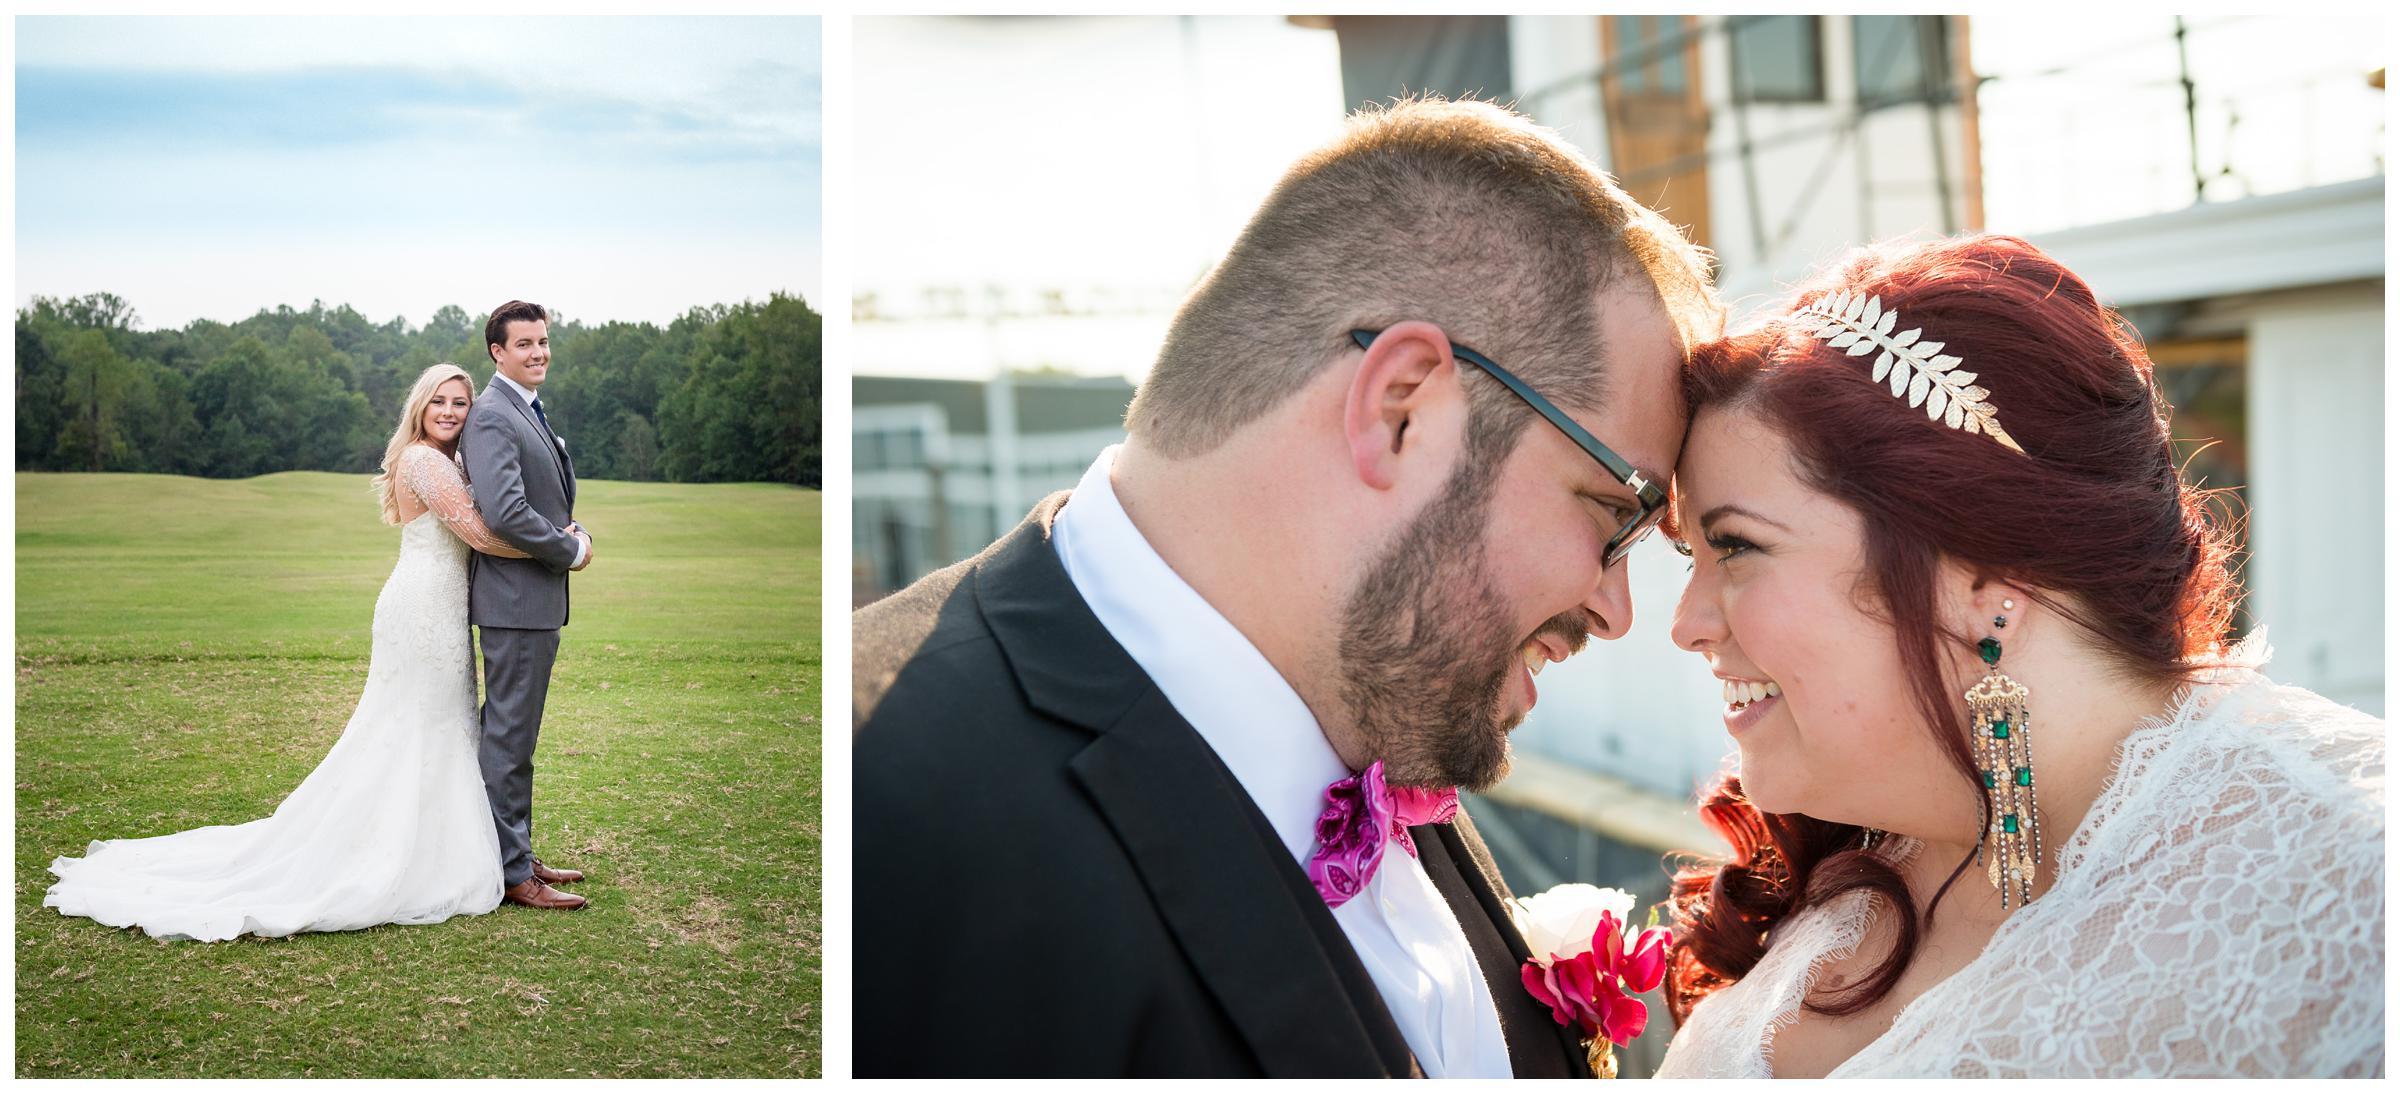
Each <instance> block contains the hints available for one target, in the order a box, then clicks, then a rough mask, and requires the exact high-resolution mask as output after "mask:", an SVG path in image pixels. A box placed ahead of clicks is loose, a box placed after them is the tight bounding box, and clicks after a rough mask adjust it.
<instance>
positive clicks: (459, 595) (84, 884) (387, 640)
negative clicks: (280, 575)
mask: <svg viewBox="0 0 2400 1094" xmlns="http://www.w3.org/2000/svg"><path fill="white" fill-rule="evenodd" d="M472 390H473V389H472V387H471V381H470V379H469V377H468V375H467V372H466V370H464V369H462V368H459V367H458V366H456V365H451V364H440V365H434V366H433V367H431V368H428V369H426V370H425V372H424V374H423V375H421V376H419V377H418V378H417V382H416V384H415V385H414V387H412V388H411V390H410V392H409V397H408V401H407V407H406V409H405V410H404V411H403V413H402V416H401V421H400V427H399V429H398V430H397V431H396V432H395V433H394V434H393V437H392V443H391V445H390V446H389V448H388V449H387V451H386V454H385V457H384V474H383V475H381V476H378V477H377V479H376V483H375V487H376V491H377V493H378V494H379V495H380V496H381V498H382V502H383V513H384V519H385V521H386V522H388V523H395V524H398V525H400V559H399V562H398V563H397V564H395V565H394V566H393V567H392V576H391V578H390V579H389V580H387V581H385V582H384V586H383V592H382V594H381V595H379V596H378V597H376V600H375V623H374V643H373V647H372V651H371V653H370V654H369V660H368V665H367V680H366V688H365V691H364V692H363V693H362V694H361V695H360V696H359V701H358V708H357V710H356V712H355V713H353V714H352V715H351V716H350V722H349V725H348V726H347V727H346V728H344V729H343V730H342V735H341V738H340V739H339V740H337V741H335V742H334V745H333V749H332V751H330V752H328V753H326V756H325V759H324V760H323V761H322V762H320V763H319V764H318V765H317V768H316V770H314V771H312V772H310V773H309V775H308V777H307V778H306V779H304V780H302V781H301V783H300V786H299V788H298V789H296V790H294V791H292V794H291V796H290V797H288V798H285V799H284V801H283V804H282V805H280V806H277V807H276V809H275V812H274V815H272V816H269V817H266V818H263V819H260V820H254V821H251V822H249V823H247V824H239V825H218V826H212V827H207V828H195V829H192V830H191V831H187V832H177V833H175V834H173V835H165V836H154V837H150V838H146V839H120V840H100V841H95V842H93V843H92V845H91V846H90V848H89V849H87V850H86V851H85V853H84V857H82V858H60V859H58V860H56V861H54V862H52V863H51V864H50V872H51V873H53V874H56V875H57V876H58V882H57V883H56V884H54V885H52V886H51V887H50V890H49V893H48V894H47V895H46V896H44V897H43V898H42V903H43V904H44V905H46V906H48V907H53V908H57V909H58V910H59V911H61V912H63V913H65V914H67V915H72V916H88V917H90V918H92V919H94V920H97V921H99V922H101V923H105V924H108V925H109V926H112V927H140V928H141V929H142V930H144V931H147V932H149V933H150V934H152V935H155V936H158V937H160V938H177V939H195V940H199V941H203V942H216V941H223V940H225V939H230V938H233V937H235V936H237V935H242V934H254V935H265V936H280V935H289V934H294V933H297V932H301V931H346V930H355V929H357V928H360V927H369V926H374V925H376V924H379V923H438V922H441V921H442V920H445V919H448V918H450V917H451V916H453V915H481V914H483V913H485V912H488V911H491V910H492V909H493V908H494V907H496V906H497V905H498V904H499V903H500V890H501V884H500V882H501V876H500V850H499V837H498V835H497V832H496V830H495V829H494V827H493V822H492V812H491V806H490V804H489V802H488V800H487V799H486V797H485V795H484V788H483V778H482V775H481V774H480V773H479V771H478V768H477V766H476V761H475V745H476V736H477V734H478V732H479V728H478V721H477V717H476V703H475V660H474V651H473V648H472V646H471V643H470V638H469V633H468V628H467V559H468V555H469V549H470V547H471V548H472V549H473V550H476V551H482V552H484V553H486V554H494V555H506V556H510V557H518V558H521V557H524V554H523V552H521V551H518V550H517V549H516V548H514V547H511V546H509V545H508V544H507V543H505V542H503V541H501V540H500V539H498V538H497V537H495V536H493V534H492V533H491V532H490V530H488V529H487V528H485V526H484V524H483V521H482V520H481V519H480V517H479V516H478V515H477V513H476V511H475V501H474V498H473V496H472V495H471V494H469V492H468V489H467V483H466V479H465V477H464V475H463V474H462V472H461V471H460V469H459V466H458V464H457V461H456V460H455V458H454V455H453V454H454V453H455V451H456V446H457V443H458V435H459V432H460V430H461V429H463V428H464V425H465V423H466V419H467V406H468V403H469V401H470V399H471V398H472V397H473V396H472Z"/></svg>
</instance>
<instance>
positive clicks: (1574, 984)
mask: <svg viewBox="0 0 2400 1094" xmlns="http://www.w3.org/2000/svg"><path fill="white" fill-rule="evenodd" d="M1633 905H1634V898H1633V894H1632V893H1628V892H1626V891H1625V890H1623V889H1603V888H1600V887H1599V886H1597V885H1584V884H1580V883H1579V884H1573V885H1560V886H1557V887H1555V888H1553V889H1551V890H1550V891H1549V892H1546V893H1542V894H1539V895H1537V896H1532V897H1522V898H1519V899H1518V900H1517V906H1516V908H1515V915H1516V920H1517V929H1518V930H1519V931H1520V932H1521V933H1522V934H1524V936H1525V948H1526V949H1527V950H1528V951H1530V952H1531V953H1532V955H1533V957H1532V959H1531V960H1529V961H1527V962H1525V969H1524V979H1525V990H1526V991H1529V992H1532V993H1533V997H1534V998H1536V999H1539V1000H1541V1001H1542V1003H1543V1005H1545V1006H1547V1007H1549V1008H1550V1017H1551V1018H1553V1019H1555V1020H1556V1021H1557V1022H1558V1024H1559V1025H1562V1026H1573V1027H1575V1028H1576V1029H1577V1030H1578V1031H1579V1032H1580V1033H1582V1035H1583V1043H1584V1048H1585V1050H1586V1051H1587V1052H1589V1053H1590V1060H1591V1065H1592V1074H1594V1075H1597V1076H1599V1077H1600V1078H1603V1079H1612V1078H1615V1077H1616V1074H1617V1061H1616V1052H1615V1046H1617V1045H1621V1044H1625V1043H1627V1042H1629V1041H1631V1040H1633V1039H1634V1038H1636V1037H1639V1036H1641V1035H1642V1029H1643V1027H1644V1026H1646V1025H1648V1024H1649V1020H1650V1008H1649V1007H1648V1006H1646V1005H1644V1004H1643V1003H1642V1001H1641V1000H1639V999H1636V998H1634V996H1636V995H1639V994H1641V993H1642V992H1646V991H1649V990H1651V989H1653V988H1656V987H1658V985H1659V982H1660V981H1661V980H1664V979H1665V978H1666V973H1667V945H1668V943H1669V942H1670V941H1671V939H1670V937H1669V936H1668V934H1667V932H1666V931H1664V930H1661V929H1659V927H1658V909H1657V908H1655V907H1654V908H1652V909H1650V917H1649V921H1648V923H1647V925H1645V926H1644V927H1643V928H1642V929H1641V930H1639V931H1635V930H1632V929H1630V928H1629V926H1628V924H1629V922H1630V920H1631V919H1632V917H1633Z"/></svg>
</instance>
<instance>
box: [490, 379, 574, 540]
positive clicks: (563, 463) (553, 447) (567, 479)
mask: <svg viewBox="0 0 2400 1094" xmlns="http://www.w3.org/2000/svg"><path fill="white" fill-rule="evenodd" d="M483 393H484V394H485V395H493V394H497V395H499V396H500V397H501V398H503V399H506V400H508V405H510V406H512V407H515V408H516V411H517V417H520V418H523V419H525V424H526V426H527V427H529V428H531V429H532V430H533V435H534V436H536V437H540V438H541V439H542V445H541V447H542V448H543V449H544V450H545V451H547V452H549V453H550V470H552V471H554V472H557V473H558V488H559V489H560V490H562V491H565V492H566V495H567V508H569V509H573V508H574V507H575V475H574V473H573V472H571V471H569V470H568V469H567V452H566V449H564V448H561V447H559V444H558V435H557V434H555V433H552V432H550V430H549V429H548V428H547V427H545V426H544V425H542V419H541V418H540V417H539V416H537V415H535V414H534V412H533V404H531V403H528V402H526V401H525V399H524V397H523V396H521V395H518V394H517V389H515V388H512V387H510V386H508V385H507V384H504V383H501V382H500V378H499V376H498V375H496V374H495V375H494V376H493V377H492V380H491V382H489V383H487V384H485V385H483Z"/></svg>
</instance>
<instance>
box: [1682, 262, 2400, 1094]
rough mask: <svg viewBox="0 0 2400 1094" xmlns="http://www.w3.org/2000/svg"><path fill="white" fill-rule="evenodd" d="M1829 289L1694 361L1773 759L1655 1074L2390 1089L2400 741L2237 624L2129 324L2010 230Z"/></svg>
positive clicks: (2214, 548)
mask: <svg viewBox="0 0 2400 1094" xmlns="http://www.w3.org/2000/svg"><path fill="white" fill-rule="evenodd" d="M1799 299H1800V303H1801V306H1800V307H1799V308H1797V309H1795V310H1794V311H1793V312H1792V313H1791V314H1789V315H1786V316H1782V317H1779V318H1777V319H1774V320H1770V321H1769V322H1768V323H1766V324H1765V325H1763V326H1762V327H1760V328H1759V329H1757V330H1755V331H1752V332H1749V333H1745V334H1738V335H1734V336H1732V337H1729V338H1727V339H1725V340H1723V341H1720V342H1718V343H1715V344H1713V345H1710V346H1706V347H1702V348H1701V349H1700V350H1699V351H1698V352H1696V353H1695V355H1694V359H1693V362H1692V365H1691V372H1690V378H1689V383H1688V387H1689V391H1688V394H1689V395H1690V397H1691V405H1692V406H1693V408H1694V410H1693V419H1692V427H1691V433H1690V436H1689V437H1688V438H1687V439H1686V441H1685V444H1684V449H1683V457H1682V462H1681V463H1680V464H1679V465H1678V467H1677V469H1676V481H1675V495H1676V504H1677V510H1676V522H1675V526H1674V527H1673V529H1672V531H1673V532H1674V533H1675V535H1676V537H1677V539H1678V540H1680V541H1681V542H1682V543H1683V544H1685V545H1686V549H1687V550H1689V551H1690V553H1692V554H1693V555H1694V559H1693V573H1692V579H1691V583H1690V585H1689V586H1688V587H1687V588H1686V590H1685V592H1684V595H1683V601H1682V603H1681V604H1680V605H1679V606H1678V609H1677V612H1676V618H1675V625H1674V637H1675V640H1676V642H1677V643H1678V644H1679V645H1682V646H1683V647H1685V648H1686V649H1690V650H1692V651H1694V652H1697V653H1700V654H1702V655H1704V656H1706V657H1707V658H1708V660H1709V664H1710V667H1711V668H1712V669H1713V670H1714V672H1715V673H1716V675H1717V676H1719V677H1720V678H1721V679H1723V680H1724V682H1725V695H1726V713H1725V721H1726V728H1727V730H1728V731H1729V732H1730V734H1731V735H1732V737H1733V740H1734V743H1735V744H1736V746H1737V747H1738V748H1739V750H1740V752H1741V767H1740V773H1739V775H1738V776H1732V777H1728V778H1727V779H1726V780H1725V781H1724V782H1723V783H1721V784H1720V785H1719V786H1718V787H1717V788H1716V789H1715V790H1714V791H1712V792H1711V793H1709V794H1707V795H1704V796H1703V798H1702V801H1701V814H1702V816H1703V818H1704V819H1706V820H1707V821H1708V822H1709V824H1710V825H1711V827H1713V828H1714V829H1716V830H1717V831H1718V832H1719V833H1720V834H1722V835H1724V836H1725V837H1726V838H1727V840H1728V842H1729V843H1731V844H1732V845H1733V854H1732V855H1731V856H1729V857H1728V858H1726V859H1723V860H1718V861H1714V862H1703V863H1699V864H1695V865H1694V866H1693V867H1692V868H1689V869H1686V870H1685V871H1684V872H1683V873H1682V874H1681V875H1679V876H1678V877H1677V878H1676V884H1675V893H1674V897H1675V903H1676V906H1677V917H1676V918H1677V924H1676V927H1677V929H1676V936H1677V937H1676V942H1675V946H1674V948H1673V950H1672V955H1671V958H1670V971H1669V974H1668V979H1667V990H1668V999H1669V1009H1670V1011H1671V1012H1673V1013H1674V1014H1675V1015H1676V1017H1677V1019H1678V1023H1677V1026H1678V1028H1677V1029H1676V1032H1675V1036H1674V1039H1673V1041H1672V1042H1671V1043H1670V1044H1669V1046H1668V1049H1667V1054H1666V1059H1665V1061H1664V1062H1663V1064H1662V1065H1661V1067H1660V1069H1659V1072H1658V1074H1659V1076H1660V1077H1661V1078H1679V1077H1713V1078H1764V1077H1768V1076H1828V1075H1830V1076H1838V1077H1844V1078H1864V1077H1905V1078H1926V1077H1961V1078H1967V1077H2026V1076H2033V1077H2079V1078H2080V1077H2183V1076H2245V1077H2261V1078H2299V1077H2358V1076H2379V1075H2382V1074H2383V1073H2384V1058H2383V1052H2384V1043H2383V1042H2384V1015H2385V1000H2384V956H2383V939H2384V918H2385V896H2384V868H2383V863H2384V829H2385V823H2384V787H2383V755H2384V733H2383V723H2382V721H2381V720H2380V719H2377V718H2374V717H2371V716H2369V715H2366V714H2362V713H2360V712H2358V711H2355V710H2350V709H2348V708H2345V707H2342V706H2339V705H2336V704H2334V703H2332V702H2329V701H2327V700H2326V699H2324V698H2322V697H2320V696H2317V695H2314V694H2311V693H2309V692H2307V691H2304V690H2301V689H2299V688H2293V687H2282V686H2278V685H2276V684H2274V683H2273V682H2271V681H2269V680H2268V679H2267V678H2266V677H2265V676H2263V675H2261V674H2260V672H2259V671H2258V668H2259V667H2260V666H2261V665H2262V664H2263V663H2264V661H2265V641H2264V637H2263V635H2254V636H2253V637H2252V638H2251V639H2250V640H2249V641H2248V642H2245V643H2242V644H2239V645H2235V646H2232V647H2231V648H2228V647H2227V645H2226V644H2225V639H2226V634H2227V631H2228V629H2229V624H2230V622H2231V619H2232V614H2233V606H2234V603H2235V601H2236V599H2237V598H2238V596H2239V590H2238V588H2236V587H2235V585H2234V584H2233V580H2232V575H2231V572H2230V567H2229V565H2228V563H2229V559H2230V556H2231V547H2232V543H2231V539H2230V537H2229V536H2228V535H2227V534H2226V532H2225V531H2224V529H2223V526H2222V524H2221V523H2220V522H2219V521H2218V520H2216V519H2215V518H2213V517H2212V516H2211V515H2210V514H2209V513H2208V512H2207V509H2206V502H2207V499H2206V498H2205V497H2204V496H2202V495H2201V494H2200V493H2199V492H2198V491H2196V490H2194V489H2193V488H2191V487H2189V486H2186V485H2183V484H2182V483H2181V482H2180V481H2179V479H2178V474H2177V471H2178V464H2179V461H2178V458H2177V456H2176V453H2175V450H2174V448H2173V446H2172V444H2171V443H2170V441H2169V434H2168V420H2167V414H2166V408H2165V407H2164V406H2163V405H2162V403H2161V400H2160V398H2159V395H2158V392H2157V389H2156V387H2155V386H2154V384H2153V381H2152V377H2151V367H2150V362H2149V360H2148V358H2147V357H2146V355H2145V354H2144V351H2143V350H2142V348H2141V345H2140V343H2139V342H2137V341H2135V340H2134V338H2133V337H2132V335H2131V333H2130V328H2129V327H2125V326H2123V325H2121V323H2120V321H2119V320H2117V318H2116V317H2115V316H2114V315H2112V314H2110V313H2109V312H2108V311H2106V310H2105V309H2104V308H2102V307H2101V306H2100V305H2099V303H2098V302H2097V301H2096V299H2095V298H2094V296H2093V293H2092V290H2091V289H2090V288H2089V287H2088V286H2086V285H2085V284H2084V283H2083V282H2082V281H2081V280H2080V279H2078V278H2076V277H2075V275H2074V274H2072V273H2071V272H2069V271H2067V270H2065V269H2064V268H2063V267H2061V266H2059V265H2058V264H2057V263H2056V262H2055V261H2054V260H2052V259H2050V258H2049V256H2047V255H2044V254H2042V253H2041V252H2040V251H2039V250H2036V249H2035V248H2033V247H2032V246H2030V245H2028V244H2025V243H2024V242H2022V241H2019V240H2011V239H2005V238H1997V237H1983V238H1969V239H1962V240H1946V241H1937V242H1934V243H1929V244H1921V245H1915V246H1903V247H1895V248H1890V249H1877V250H1868V251H1865V252H1863V253H1861V254H1858V255H1854V256H1852V257H1851V258H1850V259H1849V260H1847V261H1845V262H1844V263H1842V264H1841V266H1840V267H1839V268H1837V269H1836V271H1835V272H1834V273H1833V274H1831V275H1830V276H1828V277H1826V278H1823V279H1821V280H1820V281H1819V282H1818V283H1816V284H1814V285H1812V286H1809V287H1808V288H1806V289H1804V290H1803V291H1802V292H1801V294H1800V297H1799ZM2369 500H2372V499H2369ZM2278 519H2284V520H2294V519H2300V518H2294V517H2290V516H2284V517H2280V518H2278ZM2360 562H2361V564H2362V565H2365V566H2374V565H2378V564H2379V560H2378V559H2376V558H2373V557H2368V558H2364V559H2361V560H2360Z"/></svg>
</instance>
